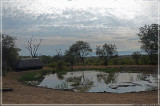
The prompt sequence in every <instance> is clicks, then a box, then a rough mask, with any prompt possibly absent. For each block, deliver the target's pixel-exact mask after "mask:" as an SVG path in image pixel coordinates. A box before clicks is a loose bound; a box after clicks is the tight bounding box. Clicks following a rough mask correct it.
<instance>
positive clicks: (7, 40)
mask: <svg viewBox="0 0 160 106" xmlns="http://www.w3.org/2000/svg"><path fill="white" fill-rule="evenodd" d="M15 40H16V38H15V37H12V36H10V35H6V34H2V61H3V64H2V65H3V66H2V67H3V72H5V71H8V70H11V69H14V68H15V67H16V64H17V61H18V57H19V54H18V51H20V49H18V48H16V46H15Z"/></svg>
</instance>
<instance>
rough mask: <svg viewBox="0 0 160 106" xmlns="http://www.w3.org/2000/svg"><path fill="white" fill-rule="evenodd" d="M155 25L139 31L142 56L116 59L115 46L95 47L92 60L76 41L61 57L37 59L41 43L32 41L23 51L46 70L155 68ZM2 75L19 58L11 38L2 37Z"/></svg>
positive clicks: (135, 54)
mask: <svg viewBox="0 0 160 106" xmlns="http://www.w3.org/2000/svg"><path fill="white" fill-rule="evenodd" d="M158 27H159V25H158V24H151V25H145V26H144V27H141V28H139V33H138V36H139V39H140V40H139V42H140V43H141V48H140V49H141V50H142V51H144V52H146V55H142V54H141V53H140V51H135V52H133V53H132V55H130V56H118V51H117V47H116V45H115V44H108V43H105V44H103V45H97V47H96V50H95V51H94V52H95V54H96V57H93V56H91V55H90V54H91V53H92V52H93V50H92V49H91V47H90V45H89V43H88V42H84V41H76V42H75V43H73V44H72V45H71V46H70V47H69V49H67V50H66V51H65V53H64V54H62V52H61V50H56V52H57V54H56V55H54V56H45V55H43V56H37V50H38V48H39V46H40V44H41V42H42V39H40V41H39V43H38V44H37V45H35V44H34V43H33V42H32V38H31V39H30V40H28V44H27V46H26V48H27V49H28V51H29V53H30V55H31V57H32V58H37V57H38V58H40V59H41V61H42V62H43V63H44V64H45V65H46V66H49V67H62V66H67V67H69V66H71V65H84V66H85V65H149V64H152V65H154V64H158V32H159V31H158V30H159V29H158ZM1 36H2V71H3V73H4V72H6V71H8V70H14V69H15V68H16V64H17V61H18V59H19V58H22V57H19V54H18V52H19V51H20V49H19V48H17V47H16V46H15V40H16V38H15V37H12V36H10V35H6V34H2V35H1Z"/></svg>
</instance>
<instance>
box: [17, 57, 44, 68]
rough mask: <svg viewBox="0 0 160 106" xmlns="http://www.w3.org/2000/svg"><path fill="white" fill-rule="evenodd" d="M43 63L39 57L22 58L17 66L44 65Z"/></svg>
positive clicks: (32, 66)
mask: <svg viewBox="0 0 160 106" xmlns="http://www.w3.org/2000/svg"><path fill="white" fill-rule="evenodd" d="M42 66H43V63H42V62H41V61H40V60H39V59H38V58H22V59H20V60H19V64H18V66H17V68H34V67H42Z"/></svg>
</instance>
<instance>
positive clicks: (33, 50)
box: [25, 37, 43, 58]
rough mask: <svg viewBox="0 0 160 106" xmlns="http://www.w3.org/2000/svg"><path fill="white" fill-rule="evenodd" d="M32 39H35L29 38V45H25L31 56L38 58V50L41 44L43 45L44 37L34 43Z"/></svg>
mask: <svg viewBox="0 0 160 106" xmlns="http://www.w3.org/2000/svg"><path fill="white" fill-rule="evenodd" d="M32 39H33V37H32V38H31V39H30V40H28V42H27V46H25V47H26V49H27V50H28V51H29V52H30V55H31V57H32V58H36V57H37V50H38V48H39V46H40V45H41V42H42V40H43V39H40V41H39V43H38V44H33V40H32Z"/></svg>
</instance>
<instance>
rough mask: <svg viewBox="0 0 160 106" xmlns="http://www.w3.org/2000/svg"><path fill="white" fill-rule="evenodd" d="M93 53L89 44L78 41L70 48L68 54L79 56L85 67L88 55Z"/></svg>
mask: <svg viewBox="0 0 160 106" xmlns="http://www.w3.org/2000/svg"><path fill="white" fill-rule="evenodd" d="M91 52H92V49H91V48H90V45H89V43H87V42H84V41H76V43H74V44H72V45H71V46H70V48H69V50H68V51H67V53H66V54H70V55H72V56H78V57H79V58H80V59H81V61H82V63H83V65H84V64H85V63H84V58H85V57H86V56H87V55H89V54H90V53H91Z"/></svg>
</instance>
